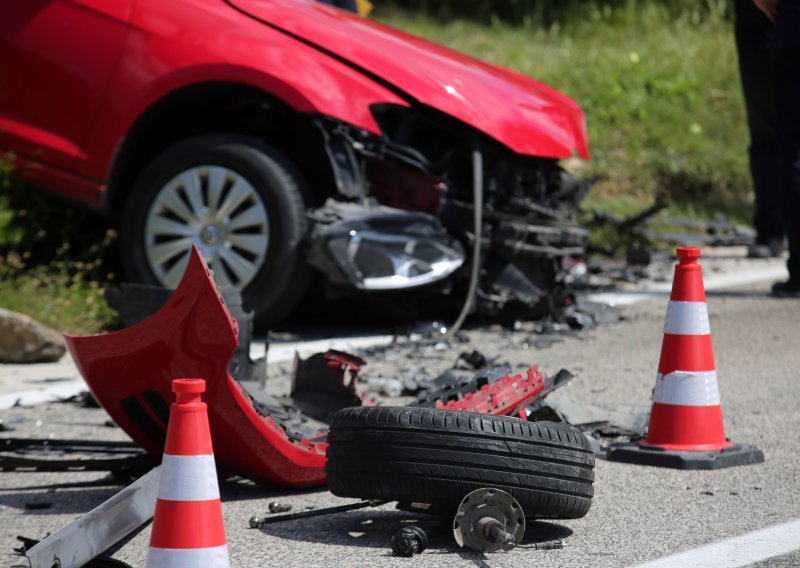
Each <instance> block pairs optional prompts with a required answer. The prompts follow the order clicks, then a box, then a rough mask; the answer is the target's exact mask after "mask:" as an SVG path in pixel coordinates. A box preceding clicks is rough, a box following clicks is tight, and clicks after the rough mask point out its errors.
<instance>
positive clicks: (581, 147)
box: [227, 0, 589, 158]
mask: <svg viewBox="0 0 800 568" xmlns="http://www.w3.org/2000/svg"><path fill="white" fill-rule="evenodd" d="M227 1H228V3H229V4H231V5H232V6H234V7H236V8H237V9H238V10H240V11H242V12H244V13H246V14H248V15H250V16H251V17H253V18H256V19H258V20H260V21H262V22H264V23H266V24H268V25H270V26H272V27H274V28H277V29H280V30H282V31H284V32H286V33H289V34H291V35H293V36H295V37H297V38H299V39H301V40H302V41H305V42H307V43H310V44H312V45H314V46H316V47H318V48H320V49H321V50H323V51H325V52H328V53H330V54H332V55H333V56H335V57H338V58H340V59H342V60H344V61H346V62H348V63H349V64H350V65H353V66H356V67H357V68H360V69H361V70H363V71H364V72H366V73H368V74H370V75H373V76H375V77H376V78H378V79H379V80H382V81H383V82H385V83H388V84H390V85H391V86H392V87H394V88H395V89H398V90H400V91H402V92H403V93H404V94H405V95H406V96H407V97H409V98H411V99H414V100H416V101H419V102H421V103H423V104H425V105H428V106H430V107H433V108H435V109H437V110H439V111H441V112H444V113H447V114H449V115H451V116H453V117H455V118H457V119H459V120H461V121H462V122H465V123H467V124H469V125H471V126H473V127H475V128H477V129H478V130H480V131H482V132H484V133H485V134H488V135H489V136H491V137H492V138H494V139H496V140H498V141H499V142H501V143H502V144H504V145H506V146H508V147H509V148H511V149H512V150H514V151H515V152H518V153H520V154H526V155H531V156H540V157H546V158H567V157H569V156H571V155H572V153H573V151H577V152H578V154H579V155H580V156H582V157H584V158H588V157H589V148H588V140H587V134H586V122H585V119H584V116H583V112H582V111H581V109H580V107H579V106H578V105H577V104H576V103H574V102H573V101H572V100H570V99H569V98H567V97H566V96H564V95H562V94H561V93H559V92H557V91H555V90H554V89H551V88H549V87H547V86H546V85H542V84H541V83H537V82H536V81H534V80H532V79H530V78H528V77H525V76H523V75H520V74H518V73H514V72H512V71H508V70H506V69H503V68H501V67H498V66H495V65H491V64H487V63H483V62H481V61H478V60H476V59H472V58H471V57H467V56H465V55H462V54H460V53H458V52H456V51H453V50H450V49H447V48H445V47H442V46H439V45H436V44H434V43H431V42H429V41H426V40H423V39H420V38H417V37H414V36H411V35H408V34H405V33H403V32H400V31H398V30H395V29H393V28H390V27H388V26H384V25H381V24H378V23H376V22H373V21H370V20H367V19H364V18H360V17H358V16H355V15H354V14H350V13H348V12H345V11H343V10H339V9H336V8H332V7H329V6H326V5H323V4H319V3H317V2H314V1H312V0H227Z"/></svg>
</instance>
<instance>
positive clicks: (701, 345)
mask: <svg viewBox="0 0 800 568" xmlns="http://www.w3.org/2000/svg"><path fill="white" fill-rule="evenodd" d="M677 252H678V264H677V265H675V279H674V280H673V283H672V294H671V295H670V301H669V305H668V306H667V317H666V320H665V322H664V340H663V343H662V344H661V359H660V360H659V363H658V375H657V376H656V386H655V388H654V389H653V400H652V409H651V411H650V426H649V428H648V430H647V437H646V438H645V439H644V440H642V441H640V442H637V443H631V444H615V445H613V446H611V447H610V448H609V450H608V453H607V458H608V459H609V460H611V461H621V462H628V463H638V464H644V465H655V466H662V467H674V468H679V469H719V468H723V467H731V466H735V465H746V464H751V463H761V462H763V461H764V454H763V453H762V452H761V450H759V449H757V448H754V447H752V446H748V445H744V444H742V445H736V444H733V443H731V442H730V441H728V440H727V438H725V428H724V425H723V422H722V406H721V405H720V397H719V387H718V385H717V372H716V369H715V366H714V351H713V348H712V346H711V328H710V326H709V323H708V310H707V308H706V293H705V290H704V288H703V274H702V267H701V266H700V264H699V263H698V262H697V259H698V258H699V257H700V249H699V248H695V247H678V249H677Z"/></svg>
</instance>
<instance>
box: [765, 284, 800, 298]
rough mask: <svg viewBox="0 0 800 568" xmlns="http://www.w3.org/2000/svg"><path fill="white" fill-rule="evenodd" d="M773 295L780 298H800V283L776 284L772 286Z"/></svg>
mask: <svg viewBox="0 0 800 568" xmlns="http://www.w3.org/2000/svg"><path fill="white" fill-rule="evenodd" d="M772 295H773V296H777V297H779V298H800V281H798V280H787V281H786V282H775V284H773V285H772Z"/></svg>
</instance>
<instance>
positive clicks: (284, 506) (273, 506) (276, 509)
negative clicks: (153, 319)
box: [267, 501, 292, 514]
mask: <svg viewBox="0 0 800 568" xmlns="http://www.w3.org/2000/svg"><path fill="white" fill-rule="evenodd" d="M267 509H269V512H270V513H272V514H275V513H286V512H288V511H291V510H292V506H291V505H290V504H289V503H281V502H280V501H272V502H271V503H270V504H269V505H267Z"/></svg>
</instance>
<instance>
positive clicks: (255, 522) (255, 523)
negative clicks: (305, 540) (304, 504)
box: [250, 501, 389, 529]
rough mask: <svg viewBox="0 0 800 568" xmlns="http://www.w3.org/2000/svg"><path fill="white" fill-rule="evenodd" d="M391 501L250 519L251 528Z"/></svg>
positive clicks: (353, 504)
mask: <svg viewBox="0 0 800 568" xmlns="http://www.w3.org/2000/svg"><path fill="white" fill-rule="evenodd" d="M388 502H389V501H360V502H359V503H350V504H348V505H337V506H336V507H326V508H324V509H312V510H311V511H298V512H295V513H287V514H285V515H274V516H269V517H250V528H251V529H260V528H261V527H263V526H264V525H269V524H272V523H280V522H283V521H292V520H294V519H306V518H308V517H320V516H322V515H330V514H332V513H342V512H345V511H354V510H356V509H365V508H367V507H379V506H380V505H385V504H386V503H388Z"/></svg>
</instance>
